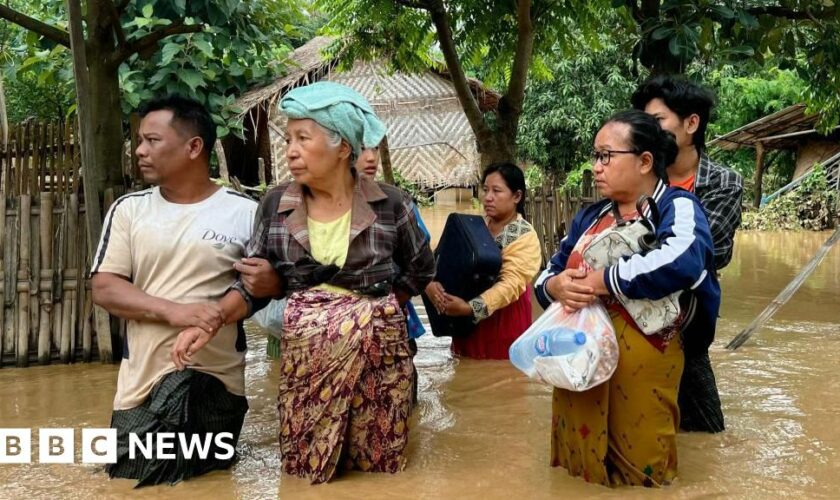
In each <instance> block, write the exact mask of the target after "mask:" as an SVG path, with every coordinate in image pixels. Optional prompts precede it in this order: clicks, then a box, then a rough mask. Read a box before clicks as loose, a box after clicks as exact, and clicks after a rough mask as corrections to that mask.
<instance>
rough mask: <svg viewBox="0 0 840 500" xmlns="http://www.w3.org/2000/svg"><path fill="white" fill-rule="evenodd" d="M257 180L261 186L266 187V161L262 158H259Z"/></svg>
mask: <svg viewBox="0 0 840 500" xmlns="http://www.w3.org/2000/svg"><path fill="white" fill-rule="evenodd" d="M257 178H258V179H259V181H260V186H265V160H263V159H262V158H257Z"/></svg>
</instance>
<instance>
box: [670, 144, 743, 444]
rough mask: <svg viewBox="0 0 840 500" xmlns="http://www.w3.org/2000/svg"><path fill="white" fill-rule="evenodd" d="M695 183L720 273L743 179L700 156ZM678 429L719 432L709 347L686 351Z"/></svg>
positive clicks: (738, 221) (733, 228)
mask: <svg viewBox="0 0 840 500" xmlns="http://www.w3.org/2000/svg"><path fill="white" fill-rule="evenodd" d="M696 178H697V181H696V183H694V184H693V185H692V186H691V187H690V188H686V189H687V190H688V191H691V192H693V193H694V194H695V195H696V196H697V197H698V198H699V199H700V203H701V204H702V205H703V210H704V211H705V212H706V216H707V217H708V219H709V228H710V229H711V232H712V239H713V240H714V244H715V267H716V268H717V269H718V270H720V269H723V268H724V267H726V265H727V264H729V261H730V260H731V259H732V249H733V246H734V241H735V231H736V230H737V229H738V226H740V225H741V197H742V195H743V189H744V187H743V180H742V178H741V176H740V175H739V174H738V173H737V172H735V171H734V170H731V169H728V168H725V167H723V166H721V165H718V164H717V163H715V162H713V161H711V159H709V156H708V155H706V154H705V153H702V154H701V155H700V164H699V165H698V167H697V174H696ZM680 410H681V411H680V415H681V417H682V422H681V423H680V428H682V429H683V430H686V431H704V432H721V431H723V430H724V421H723V410H722V408H721V404H720V395H719V394H718V390H717V385H716V384H715V374H714V371H713V370H712V363H711V360H710V359H709V350H708V347H707V348H705V349H703V348H697V349H691V350H690V351H689V350H686V358H685V371H684V372H683V380H682V386H681V389H680Z"/></svg>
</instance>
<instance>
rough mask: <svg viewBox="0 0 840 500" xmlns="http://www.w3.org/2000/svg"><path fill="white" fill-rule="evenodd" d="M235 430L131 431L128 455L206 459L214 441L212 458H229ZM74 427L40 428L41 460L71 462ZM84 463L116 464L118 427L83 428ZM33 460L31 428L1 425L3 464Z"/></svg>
mask: <svg viewBox="0 0 840 500" xmlns="http://www.w3.org/2000/svg"><path fill="white" fill-rule="evenodd" d="M234 444H235V441H234V439H233V434H231V433H230V432H220V433H218V434H212V433H209V432H208V433H205V434H185V433H182V432H156V433H153V434H152V433H149V434H134V433H129V435H128V458H129V459H132V460H133V459H135V458H139V457H143V458H146V459H153V458H154V459H159V460H175V459H176V458H177V457H178V454H177V453H176V450H180V452H181V456H183V457H184V458H186V459H188V460H189V459H191V458H193V456H197V457H198V458H199V459H201V460H207V458H208V457H209V456H210V450H211V448H213V447H214V446H213V445H215V451H214V452H213V458H215V459H217V460H230V459H231V458H233V455H234ZM74 445H75V431H74V429H38V462H39V463H42V464H72V463H74V461H75V459H76V447H75V446H74ZM81 451H82V454H81V458H82V463H86V464H113V463H116V462H117V430H116V429H82V441H81ZM29 463H32V429H26V428H21V429H0V464H29Z"/></svg>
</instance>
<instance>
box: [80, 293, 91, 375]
mask: <svg viewBox="0 0 840 500" xmlns="http://www.w3.org/2000/svg"><path fill="white" fill-rule="evenodd" d="M84 304H85V306H84V311H83V312H82V360H83V361H84V362H85V363H88V362H90V360H91V358H92V357H93V356H92V354H93V351H92V349H91V347H92V345H93V341H92V336H91V328H90V321H91V317H90V316H91V314H92V313H93V294H92V293H85V302H84Z"/></svg>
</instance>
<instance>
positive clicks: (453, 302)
mask: <svg viewBox="0 0 840 500" xmlns="http://www.w3.org/2000/svg"><path fill="white" fill-rule="evenodd" d="M444 295H445V296H446V305H445V306H444V308H443V314H445V315H447V316H472V315H473V310H472V307H470V305H469V304H468V303H467V301H465V300H464V299H462V298H461V297H456V296H454V295H449V294H448V293H444Z"/></svg>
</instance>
